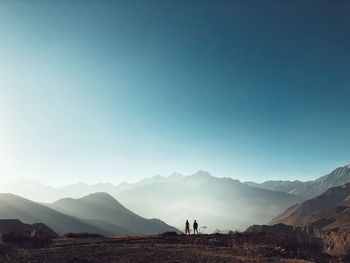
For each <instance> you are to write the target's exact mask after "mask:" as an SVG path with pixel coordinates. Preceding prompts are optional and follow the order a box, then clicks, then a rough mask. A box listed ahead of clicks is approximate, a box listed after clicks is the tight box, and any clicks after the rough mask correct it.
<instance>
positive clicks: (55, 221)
mask: <svg viewBox="0 0 350 263" xmlns="http://www.w3.org/2000/svg"><path fill="white" fill-rule="evenodd" d="M0 219H19V220H21V221H22V222H24V223H29V224H34V223H44V224H46V225H47V226H48V227H50V228H51V229H52V230H54V231H55V232H57V233H58V234H64V233H67V232H98V233H106V231H103V230H101V229H99V228H98V227H95V226H93V225H91V224H88V223H86V222H84V221H82V220H79V219H77V218H74V217H72V216H68V215H65V214H63V213H60V212H58V211H55V210H53V209H51V208H48V207H46V206H44V205H41V204H37V203H34V202H32V201H30V200H27V199H24V198H22V197H19V196H16V195H13V194H0Z"/></svg>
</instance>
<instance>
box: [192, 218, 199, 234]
mask: <svg viewBox="0 0 350 263" xmlns="http://www.w3.org/2000/svg"><path fill="white" fill-rule="evenodd" d="M196 232H197V234H198V223H197V221H196V220H194V222H193V234H196Z"/></svg>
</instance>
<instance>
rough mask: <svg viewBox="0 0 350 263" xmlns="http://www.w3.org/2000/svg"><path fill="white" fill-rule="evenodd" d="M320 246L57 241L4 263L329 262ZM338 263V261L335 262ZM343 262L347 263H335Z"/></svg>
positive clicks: (248, 238)
mask: <svg viewBox="0 0 350 263" xmlns="http://www.w3.org/2000/svg"><path fill="white" fill-rule="evenodd" d="M329 260H330V257H329V256H327V255H325V254H322V253H320V251H318V250H317V248H314V247H311V246H309V245H307V244H303V243H298V242H297V241H296V240H283V239H281V238H280V236H278V235H271V234H263V233H249V234H244V233H243V234H242V233H234V234H231V235H220V234H216V235H199V236H147V237H96V238H86V237H84V238H67V237H61V238H58V239H54V240H53V242H52V243H51V244H49V245H48V246H47V247H44V248H40V249H33V248H23V247H22V248H20V247H11V249H10V250H9V248H8V247H7V248H6V251H3V252H1V247H0V262H4V263H10V262H11V263H13V262H14V263H16V262H31V263H39V262H40V263H45V262H53V263H57V262H65V263H70V262H81V263H82V262H84V263H87V262H284V263H292V262H295V263H296V262H298V263H301V262H303V263H306V262H329ZM332 260H333V259H332ZM332 262H341V261H332Z"/></svg>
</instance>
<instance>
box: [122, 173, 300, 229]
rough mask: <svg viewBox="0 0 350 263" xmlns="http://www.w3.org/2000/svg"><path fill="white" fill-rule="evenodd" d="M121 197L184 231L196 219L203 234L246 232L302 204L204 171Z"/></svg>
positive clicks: (143, 212)
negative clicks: (253, 225)
mask: <svg viewBox="0 0 350 263" xmlns="http://www.w3.org/2000/svg"><path fill="white" fill-rule="evenodd" d="M117 197H118V200H120V201H121V202H122V203H123V204H124V205H126V206H127V207H129V208H130V209H132V210H133V211H135V212H137V213H139V214H141V215H143V216H145V217H150V216H151V215H152V216H155V217H157V218H161V219H162V220H164V221H166V222H168V223H170V224H172V225H174V226H176V227H179V228H180V229H182V228H183V225H184V222H185V221H186V220H187V219H189V220H194V219H196V220H197V221H198V222H199V224H200V226H202V227H203V226H205V227H206V228H201V231H208V232H213V231H215V230H216V229H221V230H222V229H232V228H235V229H240V230H243V229H245V228H246V227H248V226H249V225H251V224H252V223H254V222H260V223H263V222H267V221H269V220H271V219H272V218H273V217H274V215H276V214H278V213H279V211H280V212H281V211H283V210H284V209H285V208H286V207H288V206H289V205H291V204H295V203H297V202H299V201H301V198H299V197H298V196H295V195H291V194H288V193H282V192H276V191H270V190H265V189H259V188H255V187H250V186H247V185H245V184H243V183H241V182H239V181H238V180H233V179H231V178H217V177H213V176H211V175H210V174H209V173H208V172H204V171H199V172H197V173H195V174H193V175H191V176H186V177H183V178H182V179H181V180H178V181H176V182H172V183H164V182H161V183H153V184H148V185H143V186H140V187H136V188H133V189H131V190H128V191H123V192H120V193H119V194H117ZM140 200H142V203H140ZM181 227H182V228H181Z"/></svg>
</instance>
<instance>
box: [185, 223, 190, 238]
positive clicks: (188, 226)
mask: <svg viewBox="0 0 350 263" xmlns="http://www.w3.org/2000/svg"><path fill="white" fill-rule="evenodd" d="M187 234H189V235H190V223H189V222H188V220H186V235H187Z"/></svg>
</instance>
